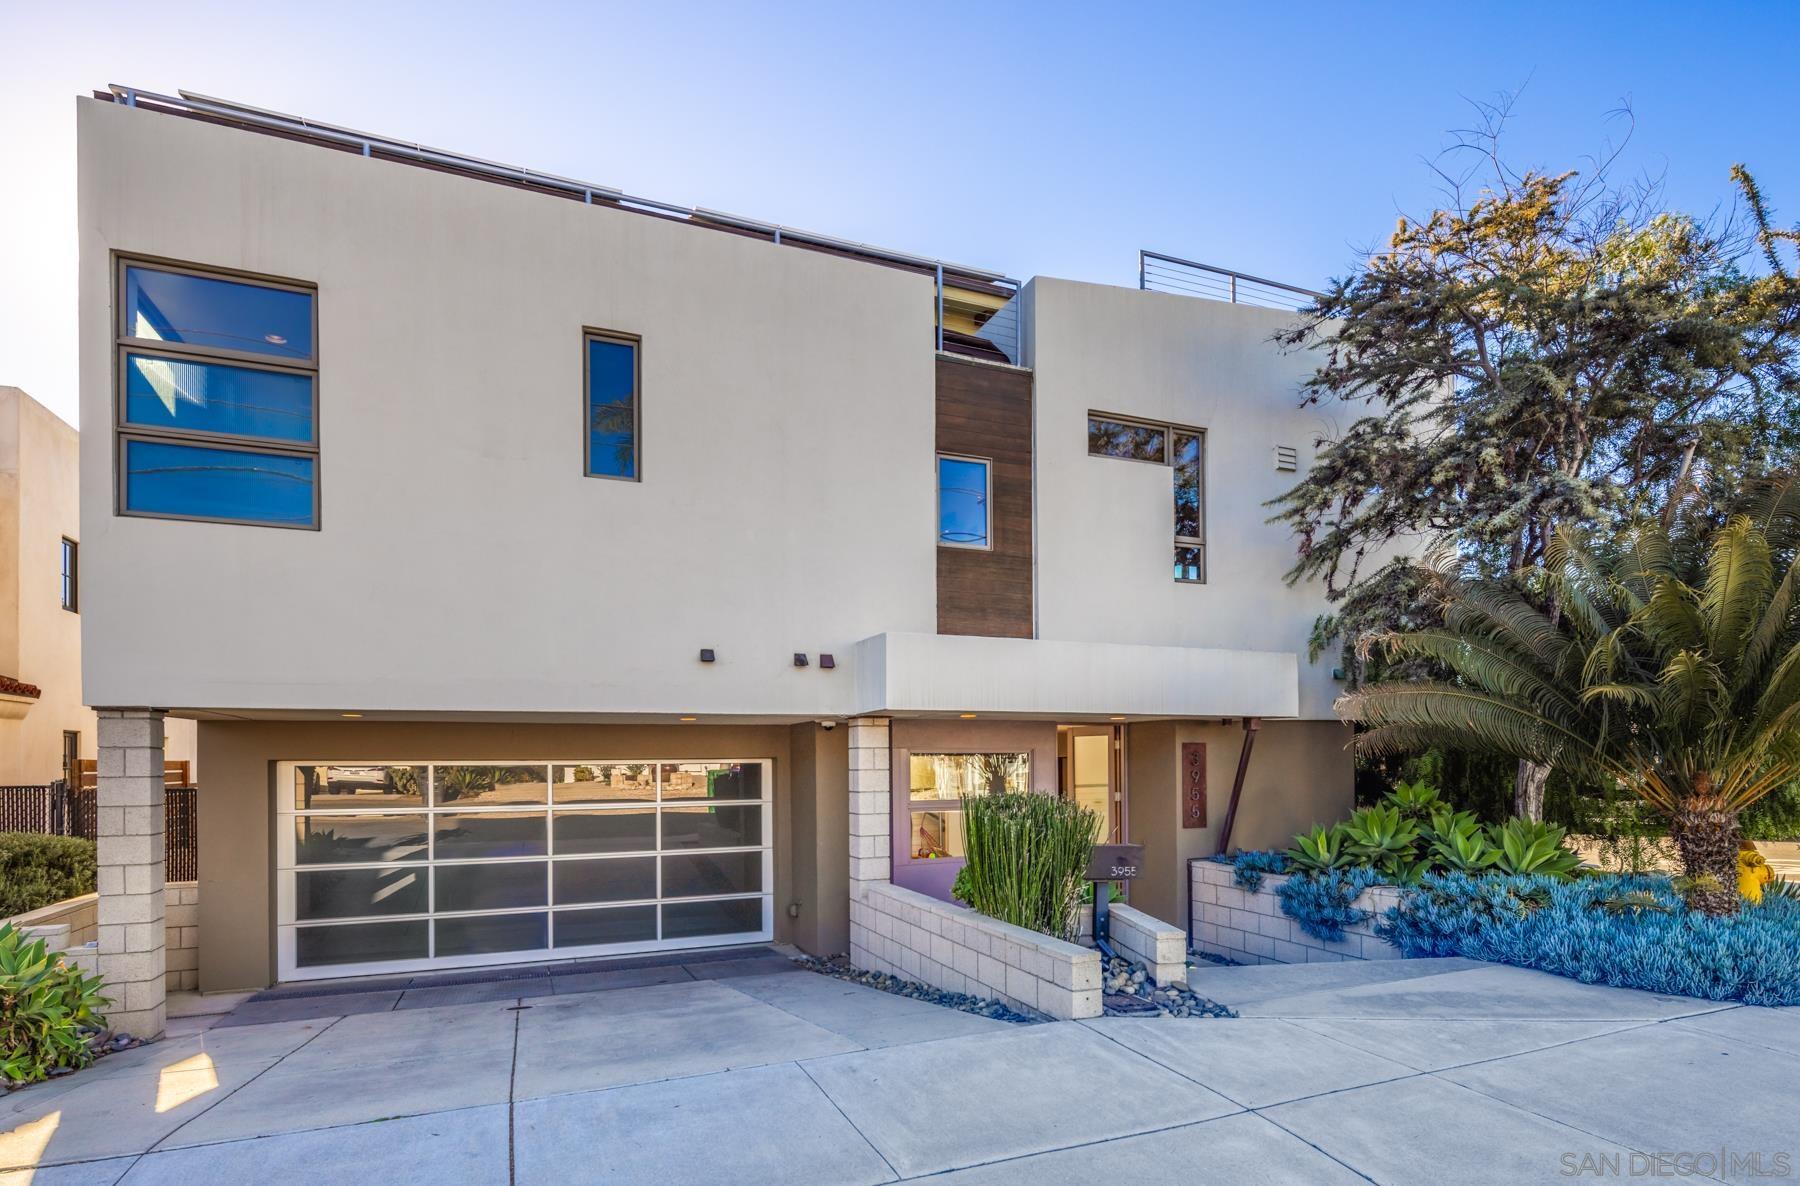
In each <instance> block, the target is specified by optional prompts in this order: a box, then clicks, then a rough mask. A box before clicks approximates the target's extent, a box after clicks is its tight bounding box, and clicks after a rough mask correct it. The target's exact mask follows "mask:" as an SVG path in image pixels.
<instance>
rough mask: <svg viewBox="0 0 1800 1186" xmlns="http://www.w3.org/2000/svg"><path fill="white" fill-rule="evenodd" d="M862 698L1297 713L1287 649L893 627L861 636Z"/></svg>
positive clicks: (893, 706) (1058, 711)
mask: <svg viewBox="0 0 1800 1186" xmlns="http://www.w3.org/2000/svg"><path fill="white" fill-rule="evenodd" d="M855 659H856V662H855V669H856V705H857V711H858V712H859V713H872V712H950V711H957V712H987V713H1011V714H1017V715H1026V716H1072V715H1082V714H1102V713H1104V714H1114V713H1134V714H1142V715H1146V716H1171V717H1209V716H1211V717H1218V716H1263V717H1292V716H1295V715H1296V714H1297V713H1298V712H1299V706H1300V692H1299V662H1300V661H1299V656H1298V655H1297V654H1295V653H1292V652H1287V651H1234V650H1221V649H1216V648H1211V647H1171V646H1141V645H1137V644H1128V643H1104V642H1058V641H1055V640H1047V639H1037V638H981V637H976V636H973V635H950V634H908V633H898V632H889V633H886V634H877V635H874V636H873V637H870V638H865V639H863V640H862V641H861V642H859V643H857V644H856V650H855Z"/></svg>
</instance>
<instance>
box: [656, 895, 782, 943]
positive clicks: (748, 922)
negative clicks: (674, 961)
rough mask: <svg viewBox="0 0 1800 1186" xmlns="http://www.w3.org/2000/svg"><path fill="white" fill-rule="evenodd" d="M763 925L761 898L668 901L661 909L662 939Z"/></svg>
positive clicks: (750, 929)
mask: <svg viewBox="0 0 1800 1186" xmlns="http://www.w3.org/2000/svg"><path fill="white" fill-rule="evenodd" d="M762 925H763V899H761V898H735V899H728V900H726V901H723V902H670V903H668V904H667V905H665V906H664V907H663V908H662V937H663V938H665V939H698V938H701V937H702V936H705V935H735V934H739V933H741V932H743V931H759V930H761V929H762Z"/></svg>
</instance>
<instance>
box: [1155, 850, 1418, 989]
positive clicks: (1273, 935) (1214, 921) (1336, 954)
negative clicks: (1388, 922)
mask: <svg viewBox="0 0 1800 1186" xmlns="http://www.w3.org/2000/svg"><path fill="white" fill-rule="evenodd" d="M1188 876H1189V878H1190V889H1191V891H1192V901H1193V911H1194V947H1195V948H1196V949H1197V950H1200V951H1207V952H1211V953H1212V954H1214V955H1222V956H1224V957H1226V958H1227V959H1233V960H1236V961H1237V962H1238V963H1240V964H1318V963H1328V962H1332V961H1336V960H1391V959H1400V958H1401V955H1400V952H1399V950H1398V949H1397V948H1395V947H1394V946H1393V945H1392V944H1390V943H1387V942H1385V941H1383V940H1381V939H1377V938H1376V937H1375V923H1374V919H1373V918H1371V919H1370V920H1369V921H1368V922H1362V923H1357V924H1356V925H1355V926H1351V927H1346V928H1345V935H1344V937H1343V939H1341V940H1339V941H1338V942H1335V943H1327V942H1325V941H1324V940H1322V939H1315V938H1313V937H1312V936H1311V935H1309V934H1307V933H1306V932H1305V931H1303V930H1301V929H1300V925H1299V924H1298V923H1296V922H1295V921H1294V920H1293V919H1291V918H1289V917H1288V916H1287V915H1285V914H1283V913H1282V912H1281V899H1280V897H1279V896H1278V895H1277V891H1278V890H1279V889H1280V888H1281V887H1282V885H1283V884H1284V883H1285V882H1286V881H1287V878H1286V877H1285V876H1282V875H1279V874H1267V875H1265V876H1264V877H1263V883H1262V888H1260V889H1258V890H1257V891H1256V892H1255V893H1250V892H1249V891H1248V890H1245V889H1242V888H1240V887H1239V886H1238V885H1237V884H1236V883H1235V882H1234V881H1233V879H1232V868H1231V866H1230V865H1226V864H1221V863H1220V862H1218V861H1206V860H1200V861H1193V862H1191V863H1190V864H1189V865H1188ZM1399 901H1400V891H1399V890H1398V889H1395V888H1394V887H1393V886H1389V885H1378V886H1375V887H1373V888H1372V889H1367V890H1364V891H1363V894H1362V896H1361V897H1359V898H1357V899H1356V903H1355V904H1356V906H1358V907H1359V908H1361V909H1363V910H1369V911H1373V912H1374V914H1375V916H1376V917H1379V916H1380V915H1381V912H1382V911H1384V910H1387V909H1388V908H1389V907H1391V906H1394V905H1396V904H1398V903H1399Z"/></svg>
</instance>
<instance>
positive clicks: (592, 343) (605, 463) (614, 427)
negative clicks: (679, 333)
mask: <svg viewBox="0 0 1800 1186" xmlns="http://www.w3.org/2000/svg"><path fill="white" fill-rule="evenodd" d="M640 344H641V343H640V342H639V341H638V339H637V338H634V337H630V336H628V335H625V334H614V333H606V332H602V331H600V330H589V331H588V332H587V334H586V337H585V358H584V360H583V369H584V370H585V371H586V380H587V381H586V388H587V392H586V396H585V404H584V407H585V408H586V412H587V436H586V438H585V439H586V445H585V449H586V463H585V467H586V468H585V471H584V472H586V474H587V475H588V476H589V477H591V478H621V479H623V480H625V481H627V482H635V481H637V480H638V460H639V459H638V376H639V370H638V348H639V346H640Z"/></svg>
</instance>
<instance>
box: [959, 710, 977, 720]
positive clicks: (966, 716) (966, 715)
mask: <svg viewBox="0 0 1800 1186" xmlns="http://www.w3.org/2000/svg"><path fill="white" fill-rule="evenodd" d="M956 715H958V716H960V717H961V718H962V719H963V720H965V721H972V720H974V719H975V714H974V713H972V712H962V713H958V714H956Z"/></svg>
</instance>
